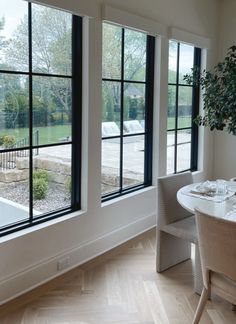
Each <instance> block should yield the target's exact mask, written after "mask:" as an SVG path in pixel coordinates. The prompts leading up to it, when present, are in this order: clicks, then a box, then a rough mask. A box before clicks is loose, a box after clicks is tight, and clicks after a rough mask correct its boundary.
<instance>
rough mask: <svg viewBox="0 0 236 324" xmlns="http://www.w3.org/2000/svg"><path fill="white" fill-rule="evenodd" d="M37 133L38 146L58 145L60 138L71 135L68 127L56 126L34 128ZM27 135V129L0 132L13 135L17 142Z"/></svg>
mask: <svg viewBox="0 0 236 324" xmlns="http://www.w3.org/2000/svg"><path fill="white" fill-rule="evenodd" d="M36 130H38V131H39V144H41V145H43V144H52V143H58V142H60V140H61V139H62V138H65V137H67V136H70V135H71V126H70V125H56V126H48V127H35V128H34V131H36ZM28 134H29V129H28V128H18V129H17V128H16V129H3V130H1V131H0V136H1V135H14V136H15V137H16V138H17V140H18V139H19V140H20V139H23V138H26V137H27V136H28Z"/></svg>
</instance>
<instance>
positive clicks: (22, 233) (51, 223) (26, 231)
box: [0, 210, 86, 244]
mask: <svg viewBox="0 0 236 324" xmlns="http://www.w3.org/2000/svg"><path fill="white" fill-rule="evenodd" d="M85 213H86V212H85V211H83V210H79V211H75V212H72V213H69V214H67V215H64V216H60V217H58V218H54V219H52V220H48V221H46V222H43V223H40V224H37V225H34V226H31V227H28V228H25V229H22V230H19V231H16V232H14V233H11V234H8V235H5V236H2V237H0V244H1V243H6V242H8V241H11V240H14V239H16V238H19V237H21V236H25V235H28V234H31V233H33V232H36V231H39V230H41V229H44V228H47V227H50V226H54V225H55V224H59V223H61V222H65V221H67V220H69V219H72V218H75V217H80V216H82V215H84V214H85Z"/></svg>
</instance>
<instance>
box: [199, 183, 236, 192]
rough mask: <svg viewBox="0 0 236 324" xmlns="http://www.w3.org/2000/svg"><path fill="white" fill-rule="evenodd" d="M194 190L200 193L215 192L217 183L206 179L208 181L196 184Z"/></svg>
mask: <svg viewBox="0 0 236 324" xmlns="http://www.w3.org/2000/svg"><path fill="white" fill-rule="evenodd" d="M235 187H236V186H235ZM194 191H196V192H199V193H205V192H214V191H216V184H215V182H214V181H206V182H203V183H200V184H198V185H196V186H195V187H194Z"/></svg>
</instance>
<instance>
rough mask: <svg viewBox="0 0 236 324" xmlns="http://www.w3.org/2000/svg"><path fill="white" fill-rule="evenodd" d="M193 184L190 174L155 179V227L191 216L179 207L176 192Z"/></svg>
mask: <svg viewBox="0 0 236 324" xmlns="http://www.w3.org/2000/svg"><path fill="white" fill-rule="evenodd" d="M191 183H193V177H192V173H191V172H184V173H179V174H174V175H170V176H165V177H161V178H158V179H157V196H158V197H157V199H158V201H157V208H158V211H157V227H159V228H161V227H162V226H164V225H166V224H170V223H173V222H175V221H177V220H180V219H183V218H186V217H188V216H191V215H192V214H191V213H190V212H188V211H187V210H186V209H184V208H183V207H181V206H180V204H179V203H178V201H177V199H176V194H177V191H178V190H179V189H180V188H181V187H184V186H186V185H188V184H191Z"/></svg>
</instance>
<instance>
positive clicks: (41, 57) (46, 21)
mask: <svg viewBox="0 0 236 324" xmlns="http://www.w3.org/2000/svg"><path fill="white" fill-rule="evenodd" d="M71 47H72V16H71V14H69V13H66V12H63V11H60V10H56V9H52V8H48V7H43V6H40V5H34V4H33V5H32V58H33V71H34V72H40V73H50V74H60V75H71V68H72V61H71V58H72V48H71Z"/></svg>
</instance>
